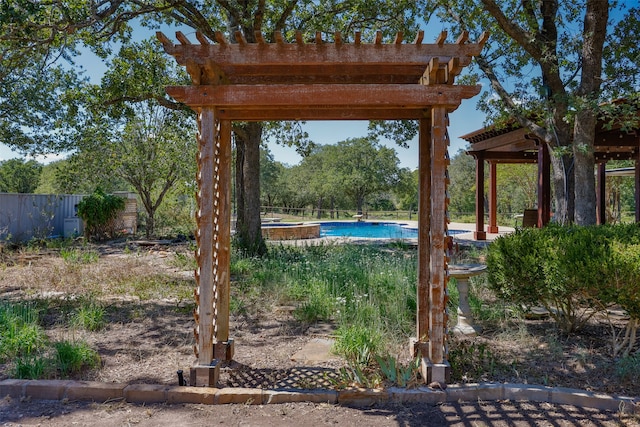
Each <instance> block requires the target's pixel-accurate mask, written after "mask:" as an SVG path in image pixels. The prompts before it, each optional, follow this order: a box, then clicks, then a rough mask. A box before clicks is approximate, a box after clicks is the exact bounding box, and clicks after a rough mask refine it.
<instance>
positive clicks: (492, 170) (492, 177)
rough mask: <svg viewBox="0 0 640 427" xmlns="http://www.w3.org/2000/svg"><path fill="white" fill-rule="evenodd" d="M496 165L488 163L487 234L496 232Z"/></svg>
mask: <svg viewBox="0 0 640 427" xmlns="http://www.w3.org/2000/svg"><path fill="white" fill-rule="evenodd" d="M497 169H498V165H497V163H496V162H489V228H488V230H487V231H488V232H489V233H497V232H498V172H497Z"/></svg>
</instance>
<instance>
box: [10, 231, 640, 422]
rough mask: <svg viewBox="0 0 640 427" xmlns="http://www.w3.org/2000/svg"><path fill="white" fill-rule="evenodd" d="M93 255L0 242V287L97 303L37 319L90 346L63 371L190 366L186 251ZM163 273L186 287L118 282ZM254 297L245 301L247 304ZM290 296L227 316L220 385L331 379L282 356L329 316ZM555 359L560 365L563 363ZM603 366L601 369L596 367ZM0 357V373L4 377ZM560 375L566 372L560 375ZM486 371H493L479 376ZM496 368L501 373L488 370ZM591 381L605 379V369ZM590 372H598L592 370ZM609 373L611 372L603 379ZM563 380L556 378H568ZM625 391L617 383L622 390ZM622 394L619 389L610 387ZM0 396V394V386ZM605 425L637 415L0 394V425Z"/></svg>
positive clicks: (146, 377)
mask: <svg viewBox="0 0 640 427" xmlns="http://www.w3.org/2000/svg"><path fill="white" fill-rule="evenodd" d="M96 250H97V251H99V252H100V260H99V262H97V263H94V264H87V265H80V266H79V265H76V264H70V263H69V262H65V261H64V260H63V259H61V258H60V256H59V255H58V254H57V253H55V252H53V253H13V254H10V255H8V254H7V252H6V251H5V253H4V254H2V253H0V299H2V300H24V299H29V298H49V299H59V298H62V299H64V298H73V297H71V296H72V295H76V296H77V295H82V294H83V293H84V294H97V295H101V298H102V299H104V300H105V302H106V304H107V318H108V319H107V327H106V328H105V329H103V330H101V331H99V332H87V331H84V330H81V329H70V328H69V327H68V326H61V325H62V322H61V319H63V318H64V316H65V315H67V313H65V312H64V310H60V312H57V313H54V314H52V315H51V318H49V319H45V320H44V321H45V323H47V325H48V327H47V331H48V334H49V336H50V337H51V338H52V339H71V338H73V339H76V338H77V339H82V340H85V341H87V342H88V343H89V344H90V345H91V347H92V348H94V349H96V350H97V351H98V353H99V354H100V358H101V365H102V366H101V368H100V369H99V370H96V371H92V372H85V373H83V374H82V375H80V376H78V377H77V378H74V379H83V380H94V381H102V382H119V383H151V384H177V371H178V370H183V371H184V372H185V373H188V372H189V367H190V366H192V365H193V362H194V360H195V358H194V354H193V348H192V346H193V318H192V316H191V309H192V302H191V301H192V299H191V297H190V294H189V292H191V289H192V287H193V286H194V285H195V281H194V279H193V272H192V271H191V270H190V269H188V268H186V267H184V266H177V264H176V263H175V262H174V260H175V258H176V256H177V255H176V254H178V253H187V252H188V251H189V248H188V246H187V245H184V244H168V243H166V242H164V244H162V245H148V244H140V245H137V246H135V247H134V246H132V244H131V243H122V244H115V245H113V244H112V245H109V246H101V247H98V248H97V249H96ZM158 272H162V273H163V274H168V275H169V276H171V277H172V278H173V279H174V280H175V281H177V283H178V284H180V286H182V285H184V287H185V289H190V290H189V291H188V292H186V293H185V292H183V291H182V290H180V291H177V296H171V297H166V296H165V297H160V298H158V297H155V296H154V292H155V291H154V290H153V289H146V288H144V289H143V288H137V290H136V292H133V294H132V292H129V291H126V292H125V291H123V290H120V289H118V286H119V285H118V283H120V280H121V279H122V277H126V276H135V277H145V275H154V274H157V273H158ZM254 308H255V307H254ZM291 310H292V307H275V308H274V309H273V310H260V309H257V310H249V311H248V312H250V313H251V314H250V315H248V314H242V315H238V316H234V317H233V318H232V319H231V330H232V331H233V339H234V341H235V357H234V361H233V363H232V366H231V368H233V369H230V368H226V369H223V372H222V375H221V383H220V384H219V385H220V386H221V387H233V386H235V387H262V388H279V387H291V388H322V387H331V386H332V385H335V384H332V381H335V379H336V375H337V374H336V369H337V368H339V367H340V366H342V365H343V362H342V361H341V360H339V359H338V358H333V359H330V360H325V361H320V362H314V363H309V362H308V361H300V360H294V359H293V358H292V356H293V355H294V354H295V353H296V352H297V351H299V350H300V349H302V348H303V346H304V345H305V344H306V343H307V342H309V341H310V340H311V339H313V338H318V337H320V338H327V337H329V336H330V334H331V325H315V326H311V327H310V326H308V325H306V326H305V325H301V324H300V323H299V322H296V321H294V319H293V317H292V316H291ZM563 369H564V368H563ZM605 374H606V373H605ZM8 375H9V373H8V369H7V366H3V365H2V364H0V380H2V379H5V378H8ZM568 377H569V378H570V377H571V375H569V376H568ZM488 380H492V379H488ZM497 380H504V379H497ZM601 381H604V382H607V381H606V378H603V379H601ZM591 382H592V383H594V384H596V383H598V379H597V378H592V379H591ZM609 382H610V381H609ZM575 384H576V383H571V382H570V381H567V382H566V383H564V384H559V385H563V386H568V387H571V386H575ZM621 391H625V390H621ZM621 394H624V393H621ZM0 398H1V397H0ZM302 423H304V425H308V426H321V425H341V426H342V425H346V426H350V425H354V426H355V425H358V426H388V425H397V426H440V425H460V426H472V425H492V426H503V425H504V426H529V425H540V426H544V425H549V426H588V425H594V426H615V425H633V426H635V425H640V419H638V418H637V417H633V416H626V415H620V414H615V413H608V412H604V413H601V412H599V411H595V410H591V409H587V408H576V407H572V406H566V405H550V404H547V403H534V402H531V403H528V402H507V401H504V402H474V403H464V404H462V403H453V404H442V405H437V406H429V405H402V406H397V405H391V404H387V405H382V406H373V407H366V408H350V407H344V406H337V405H328V404H312V403H295V404H281V405H264V406H262V405H219V406H205V405H133V404H127V403H124V402H111V403H102V404H97V403H96V404H92V403H83V402H57V401H55V402H50V401H20V400H16V399H10V398H5V399H3V400H1V401H0V425H1V426H19V425H51V426H72V425H75V426H83V425H91V426H127V425H140V426H152V425H153V426H156V427H161V426H182V425H189V426H198V425H212V424H219V425H237V426H286V425H300V424H302Z"/></svg>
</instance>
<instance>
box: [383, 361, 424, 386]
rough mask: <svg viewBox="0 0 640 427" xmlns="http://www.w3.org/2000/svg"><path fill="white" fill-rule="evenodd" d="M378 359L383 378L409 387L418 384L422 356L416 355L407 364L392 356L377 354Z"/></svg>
mask: <svg viewBox="0 0 640 427" xmlns="http://www.w3.org/2000/svg"><path fill="white" fill-rule="evenodd" d="M376 361H377V362H378V365H379V366H380V371H381V372H382V376H383V378H385V379H386V380H387V381H388V382H390V383H391V384H392V385H397V386H399V387H408V386H410V385H414V384H417V381H418V372H419V369H420V358H419V357H416V358H415V359H414V360H412V361H411V362H409V363H407V364H404V365H403V364H401V363H399V362H398V359H397V358H395V357H392V356H386V357H380V356H376Z"/></svg>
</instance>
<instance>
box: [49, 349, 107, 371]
mask: <svg viewBox="0 0 640 427" xmlns="http://www.w3.org/2000/svg"><path fill="white" fill-rule="evenodd" d="M54 348H55V352H56V368H57V370H58V372H59V374H60V376H61V377H63V378H66V377H68V376H70V375H73V374H75V373H78V372H80V371H82V370H83V369H93V368H95V367H96V366H98V365H99V364H100V356H99V355H98V353H97V352H96V351H95V350H93V349H92V348H91V347H89V344H87V343H86V342H83V341H75V342H71V341H59V342H56V343H55V344H54Z"/></svg>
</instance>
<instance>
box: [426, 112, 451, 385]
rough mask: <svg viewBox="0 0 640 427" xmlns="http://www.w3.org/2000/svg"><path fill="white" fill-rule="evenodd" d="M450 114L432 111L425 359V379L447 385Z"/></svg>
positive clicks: (448, 368)
mask: <svg viewBox="0 0 640 427" xmlns="http://www.w3.org/2000/svg"><path fill="white" fill-rule="evenodd" d="M447 121H448V117H447V111H446V109H445V108H443V107H439V106H435V107H433V108H432V109H431V170H430V172H431V220H430V223H429V225H430V227H431V238H430V243H431V246H430V252H431V254H430V260H429V261H430V265H431V268H430V270H431V287H430V294H429V359H428V360H425V359H423V365H425V368H426V369H423V371H426V376H425V377H426V380H427V381H428V382H432V381H436V382H440V383H446V382H447V381H448V379H449V374H450V366H449V363H448V362H447V350H446V343H445V340H446V328H447V322H448V315H447V310H446V307H447V299H448V296H447V281H448V273H447V260H446V258H445V247H446V243H447V224H448V222H449V221H448V212H447V207H448V204H449V200H448V194H447V166H448V164H449V155H448V152H447V148H448V146H449V135H448V133H447V124H448V123H447Z"/></svg>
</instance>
